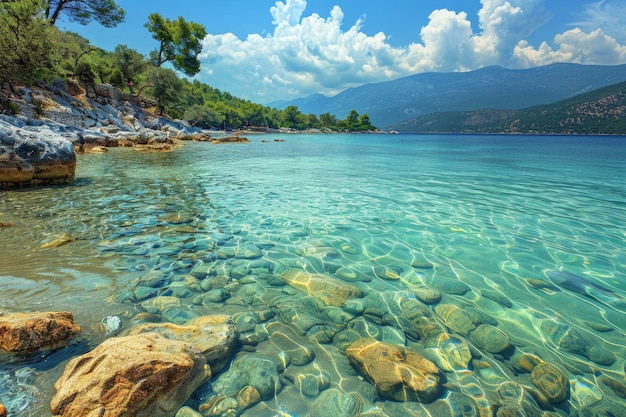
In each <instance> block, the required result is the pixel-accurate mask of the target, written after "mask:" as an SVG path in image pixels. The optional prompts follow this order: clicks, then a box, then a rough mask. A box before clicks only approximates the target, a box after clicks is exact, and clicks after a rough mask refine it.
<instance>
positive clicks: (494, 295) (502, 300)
mask: <svg viewBox="0 0 626 417" xmlns="http://www.w3.org/2000/svg"><path fill="white" fill-rule="evenodd" d="M480 295H482V296H483V297H485V298H488V299H490V300H492V301H495V302H496V303H498V304H500V305H502V306H504V307H507V308H511V307H513V303H512V302H511V300H509V299H508V298H506V296H504V295H502V294H501V293H500V292H498V291H496V290H489V289H482V290H480Z"/></svg>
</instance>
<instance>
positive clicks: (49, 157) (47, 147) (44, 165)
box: [0, 117, 76, 185]
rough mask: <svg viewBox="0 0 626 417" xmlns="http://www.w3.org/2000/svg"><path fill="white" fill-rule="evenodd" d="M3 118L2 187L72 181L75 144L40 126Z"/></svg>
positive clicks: (0, 137) (0, 134)
mask: <svg viewBox="0 0 626 417" xmlns="http://www.w3.org/2000/svg"><path fill="white" fill-rule="evenodd" d="M16 120H17V119H12V118H8V117H3V118H0V185H20V184H39V183H50V182H71V181H73V180H74V173H75V170H76V154H75V152H74V146H73V145H72V143H71V142H70V141H68V140H66V139H64V138H63V137H61V136H60V135H58V134H56V133H54V132H52V131H50V130H49V129H46V128H44V127H39V130H36V129H29V128H28V125H22V126H20V125H19V124H17V122H16Z"/></svg>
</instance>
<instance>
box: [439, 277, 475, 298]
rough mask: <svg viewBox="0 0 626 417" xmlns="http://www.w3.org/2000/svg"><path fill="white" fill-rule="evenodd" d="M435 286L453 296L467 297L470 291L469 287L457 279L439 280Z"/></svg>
mask: <svg viewBox="0 0 626 417" xmlns="http://www.w3.org/2000/svg"><path fill="white" fill-rule="evenodd" d="M433 285H434V286H435V287H437V289H439V290H440V291H443V292H445V293H446V294H452V295H465V294H466V293H468V292H469V290H470V287H469V285H467V284H466V283H464V282H461V281H459V280H455V279H446V278H437V280H435V282H434V283H433Z"/></svg>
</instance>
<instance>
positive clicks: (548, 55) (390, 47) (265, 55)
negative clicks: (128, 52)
mask: <svg viewBox="0 0 626 417" xmlns="http://www.w3.org/2000/svg"><path fill="white" fill-rule="evenodd" d="M117 3H118V4H119V5H120V6H121V7H122V8H124V10H126V21H125V23H123V24H121V25H119V26H118V27H116V28H112V29H107V28H103V27H101V26H98V25H97V24H94V23H92V24H90V25H88V26H80V25H76V24H71V23H69V22H60V24H59V26H60V27H61V28H65V29H69V30H73V31H75V32H78V33H79V34H81V35H82V36H84V37H86V38H88V39H90V40H91V42H92V43H93V44H94V45H96V46H99V47H101V48H104V49H106V50H113V49H114V48H115V46H116V45H118V44H125V45H127V46H129V47H130V48H133V49H136V50H138V51H139V52H141V53H143V54H146V55H147V54H148V53H149V52H150V50H152V49H154V48H155V47H156V46H157V45H156V41H154V40H153V39H152V38H151V36H150V34H149V33H148V31H147V30H146V29H145V28H144V26H143V25H144V23H145V22H147V20H148V15H149V14H150V13H155V12H156V13H159V14H161V15H163V16H165V17H169V18H171V19H175V18H177V17H178V16H183V17H184V18H185V19H186V20H188V21H193V22H197V23H200V24H202V25H204V26H205V28H206V30H207V33H208V35H207V37H206V38H205V39H204V47H203V51H202V54H201V55H200V58H201V62H202V69H201V71H200V73H198V74H197V75H196V78H197V79H199V80H200V81H202V82H205V83H207V84H209V85H211V86H213V87H215V88H219V89H220V90H222V91H228V92H230V93H231V94H233V95H236V96H238V97H242V98H246V99H250V100H252V101H254V102H259V103H270V102H273V101H276V100H287V99H292V98H296V97H303V96H307V95H310V94H314V93H322V94H326V95H334V94H337V93H339V92H341V91H343V90H345V89H346V88H349V87H355V86H359V85H362V84H365V83H372V82H380V81H387V80H391V79H395V78H399V77H403V76H407V75H411V74H416V73H421V72H433V71H435V72H436V71H442V72H450V71H468V70H473V69H477V68H481V67H484V66H488V65H502V66H505V67H508V68H527V67H534V66H538V65H545V64H549V63H552V62H576V63H582V64H606V65H616V64H624V63H626V23H625V22H626V19H624V18H623V16H626V1H624V0H594V1H587V0H568V1H565V0H549V1H548V0H508V1H507V0H480V1H479V0H393V1H388V2H383V1H382V0H378V1H373V0H359V1H355V0H343V1H341V0H334V1H331V0H315V1H313V0H310V1H306V0H282V1H275V0H224V1H206V0H204V1H201V0H180V1H177V2H174V1H171V0H151V1H149V2H143V1H137V0H133V1H131V0H117Z"/></svg>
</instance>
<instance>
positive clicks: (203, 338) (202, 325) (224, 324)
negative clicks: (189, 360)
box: [129, 315, 239, 373]
mask: <svg viewBox="0 0 626 417" xmlns="http://www.w3.org/2000/svg"><path fill="white" fill-rule="evenodd" d="M149 332H155V333H158V334H159V335H161V336H163V337H165V338H167V339H172V340H181V341H184V342H187V343H189V344H191V345H193V346H195V347H196V348H197V349H198V350H200V351H201V352H202V354H203V355H204V356H205V358H206V360H207V363H208V364H209V365H210V366H211V370H212V371H213V373H217V372H219V371H221V370H222V369H223V368H224V366H225V365H226V364H227V363H228V361H229V360H230V358H231V356H232V355H233V353H234V350H235V348H236V346H237V342H238V341H239V334H238V333H237V331H236V329H235V325H234V324H233V322H232V320H231V318H230V317H229V316H225V315H214V316H200V317H196V318H194V319H192V320H189V321H188V322H186V323H185V324H184V325H176V324H172V323H155V324H153V323H149V324H142V325H139V326H136V327H134V328H133V329H132V330H131V331H130V333H129V334H131V335H134V334H141V333H149Z"/></svg>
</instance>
